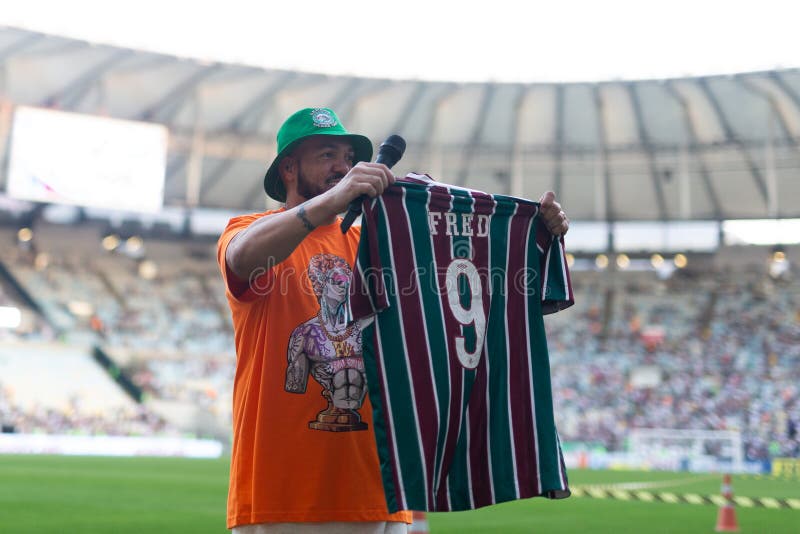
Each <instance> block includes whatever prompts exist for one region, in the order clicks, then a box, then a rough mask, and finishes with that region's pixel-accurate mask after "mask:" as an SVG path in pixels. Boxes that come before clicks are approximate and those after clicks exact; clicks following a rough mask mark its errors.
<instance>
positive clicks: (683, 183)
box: [678, 146, 692, 220]
mask: <svg viewBox="0 0 800 534" xmlns="http://www.w3.org/2000/svg"><path fill="white" fill-rule="evenodd" d="M679 158H680V163H679V166H680V172H679V175H680V176H679V180H680V181H679V182H678V183H679V184H680V185H679V188H680V214H681V218H682V219H684V220H687V219H691V217H692V184H691V181H690V179H689V151H688V149H687V148H686V146H683V147H682V148H681V151H680V155H679Z"/></svg>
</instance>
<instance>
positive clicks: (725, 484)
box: [715, 475, 739, 532]
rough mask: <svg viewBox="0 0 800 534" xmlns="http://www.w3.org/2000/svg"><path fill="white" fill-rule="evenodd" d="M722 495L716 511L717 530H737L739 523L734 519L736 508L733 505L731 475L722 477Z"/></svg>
mask: <svg viewBox="0 0 800 534" xmlns="http://www.w3.org/2000/svg"><path fill="white" fill-rule="evenodd" d="M722 496H723V497H725V501H726V502H725V504H723V505H722V506H721V507H720V509H719V512H717V527H716V529H715V530H716V531H717V532H739V523H738V521H736V508H734V506H733V486H731V476H730V475H725V476H723V477H722Z"/></svg>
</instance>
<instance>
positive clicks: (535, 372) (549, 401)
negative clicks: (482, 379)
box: [525, 219, 569, 496]
mask: <svg viewBox="0 0 800 534" xmlns="http://www.w3.org/2000/svg"><path fill="white" fill-rule="evenodd" d="M539 223H540V221H539V220H538V219H536V221H534V225H532V226H533V231H531V232H530V233H529V235H528V239H527V242H528V247H527V249H528V255H527V259H526V261H525V265H526V268H530V267H532V266H539V265H540V261H539V249H538V248H537V246H536V235H535V234H536V233H537V230H541V229H543V228H544V225H540V224H539ZM553 241H555V242H556V243H557V242H558V240H555V239H554V240H553ZM554 282H555V280H549V281H548V282H547V283H546V284H545V286H546V287H548V286H549V285H550V284H553V283H554ZM543 291H547V289H544V290H543ZM541 306H542V299H541V296H540V295H539V294H538V292H537V293H535V294H529V295H528V296H527V298H526V303H525V314H526V315H527V317H528V321H526V327H527V328H526V329H527V332H526V341H527V343H528V358H529V360H528V361H529V365H530V368H531V372H530V373H529V375H528V376H529V377H530V384H531V389H532V391H533V398H532V399H531V400H532V405H533V409H534V411H533V417H534V419H535V421H536V426H535V428H536V443H537V445H538V447H537V455H536V457H537V460H538V465H539V494H544V495H547V494H550V492H557V493H558V492H559V491H566V490H567V480H566V473H565V472H563V463H562V455H561V449H560V447H559V443H558V436H557V434H556V424H555V419H554V417H553V395H552V391H551V387H550V359H549V356H548V353H547V343H546V341H545V340H546V336H545V331H544V320H543V319H542V313H541ZM567 495H569V493H566V495H564V496H567Z"/></svg>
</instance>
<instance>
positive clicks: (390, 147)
mask: <svg viewBox="0 0 800 534" xmlns="http://www.w3.org/2000/svg"><path fill="white" fill-rule="evenodd" d="M405 151H406V140H405V139H403V138H402V137H400V136H399V135H395V134H393V135H390V136H389V137H387V138H386V141H384V142H383V143H381V146H380V147H378V157H377V158H376V159H375V163H383V164H384V165H386V166H387V167H389V168H390V169H391V168H392V167H393V166H394V164H395V163H397V162H398V161H400V158H402V157H403V152H405ZM367 198H369V197H367V195H361V196H360V197H358V198H356V199H353V201H352V202H350V206H348V208H347V213H346V214H345V216H344V219H343V220H342V225H341V228H342V233H343V234H344V233H347V231H348V230H349V229H350V226H352V224H353V221H355V219H356V217H358V216H359V215H360V214H361V209H362V206H363V204H364V201H365V200H366V199H367Z"/></svg>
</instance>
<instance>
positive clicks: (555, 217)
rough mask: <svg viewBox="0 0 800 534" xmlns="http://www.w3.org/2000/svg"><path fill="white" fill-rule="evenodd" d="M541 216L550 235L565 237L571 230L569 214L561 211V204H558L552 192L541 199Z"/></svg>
mask: <svg viewBox="0 0 800 534" xmlns="http://www.w3.org/2000/svg"><path fill="white" fill-rule="evenodd" d="M539 204H541V206H540V207H539V215H541V217H542V220H543V221H544V224H545V225H546V226H547V229H548V230H550V233H551V234H553V235H556V236H560V235H564V234H566V233H567V230H569V219H567V214H566V213H564V210H562V209H561V204H559V203H558V202H556V195H555V193H553V192H552V191H547V192H546V193H545V194H544V195H542V198H540V199H539Z"/></svg>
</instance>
